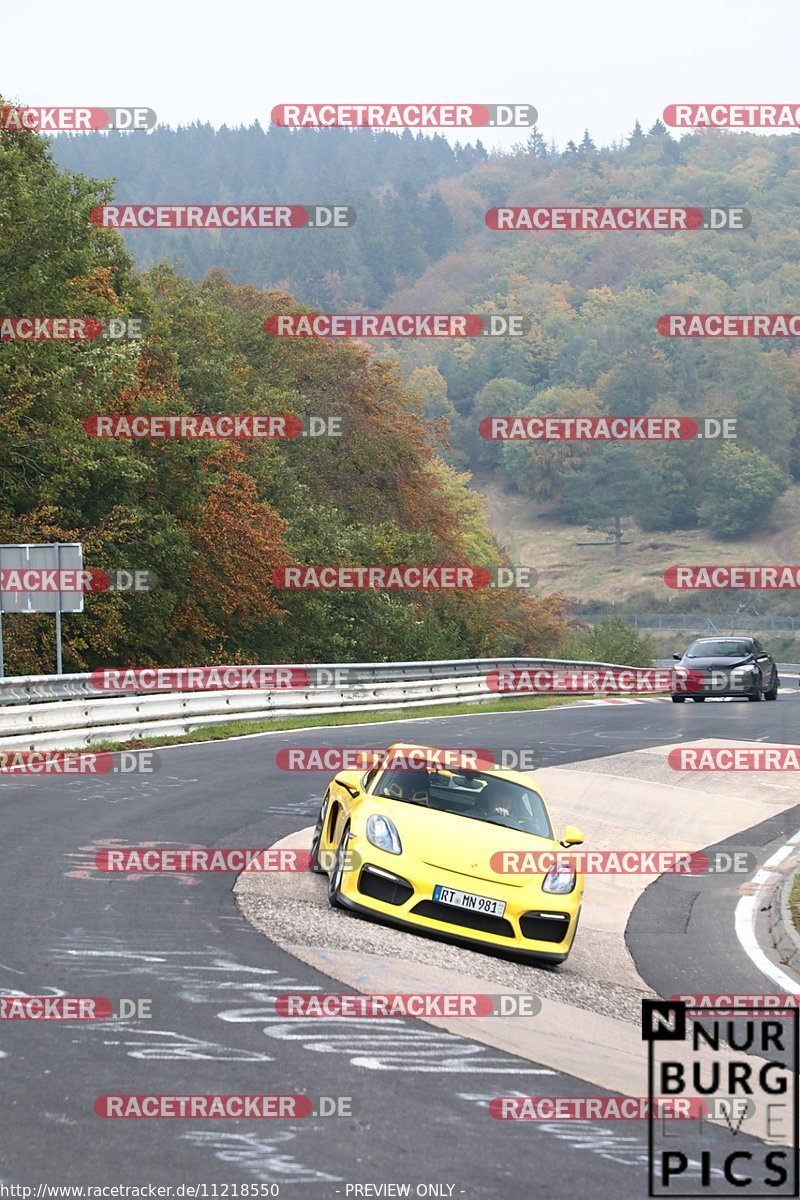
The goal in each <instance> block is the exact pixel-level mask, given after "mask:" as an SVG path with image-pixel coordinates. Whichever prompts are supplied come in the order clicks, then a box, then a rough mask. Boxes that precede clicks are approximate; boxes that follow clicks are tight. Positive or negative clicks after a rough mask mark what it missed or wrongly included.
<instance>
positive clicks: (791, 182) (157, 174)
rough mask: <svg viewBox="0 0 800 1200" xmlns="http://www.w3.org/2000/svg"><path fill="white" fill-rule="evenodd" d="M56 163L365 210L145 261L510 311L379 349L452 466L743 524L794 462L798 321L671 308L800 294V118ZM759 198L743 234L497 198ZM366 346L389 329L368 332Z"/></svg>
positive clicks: (681, 521)
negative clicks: (322, 227)
mask: <svg viewBox="0 0 800 1200" xmlns="http://www.w3.org/2000/svg"><path fill="white" fill-rule="evenodd" d="M54 149H55V153H56V155H57V156H58V158H59V161H61V162H62V163H64V164H65V165H74V166H78V167H80V168H81V169H82V170H87V171H89V172H91V173H92V174H93V175H100V176H104V175H110V174H113V175H116V176H117V179H118V184H117V194H118V196H119V197H121V198H123V199H130V200H142V199H153V198H176V199H182V200H183V199H188V198H195V199H197V200H208V199H212V198H213V199H226V198H242V199H247V200H252V199H253V198H254V195H255V194H258V196H259V197H262V196H263V197H265V198H267V199H280V200H299V201H302V200H304V199H306V198H308V197H312V198H315V197H323V196H324V198H325V199H326V200H341V201H342V202H348V203H351V204H353V205H354V206H355V207H356V208H357V209H358V212H359V217H358V221H357V224H356V226H355V227H354V229H353V230H342V231H336V232H335V233H333V232H332V233H330V234H323V232H322V231H316V230H312V231H303V232H300V233H297V234H295V233H292V234H284V233H275V234H270V235H268V237H265V236H264V235H263V234H262V233H256V234H250V233H243V232H236V233H231V234H228V235H219V234H208V235H206V234H204V233H202V234H201V233H184V234H181V233H176V234H168V233H151V232H149V231H142V232H139V233H136V234H131V235H128V237H127V243H128V245H129V246H130V247H131V249H132V250H133V252H134V253H135V255H136V256H137V258H138V259H139V261H140V262H152V261H153V259H154V258H155V257H157V256H158V255H160V254H164V253H168V254H169V255H170V256H172V257H175V256H178V257H180V258H182V259H183V262H184V264H185V268H186V269H187V270H188V271H189V273H190V274H193V275H197V274H202V272H203V270H204V269H205V268H206V267H208V266H211V265H212V264H221V265H223V266H226V267H228V268H229V269H230V270H231V271H232V273H233V275H234V277H235V278H236V279H240V280H251V281H252V282H254V283H257V284H261V285H263V284H264V283H266V282H269V283H283V282H287V281H288V283H290V284H291V286H292V289H293V292H294V294H295V295H296V296H297V297H298V298H299V299H300V300H301V301H303V302H305V303H307V304H310V305H316V306H319V307H322V308H327V309H328V310H333V311H337V310H339V311H340V310H342V309H350V310H358V309H360V308H365V307H366V308H381V309H383V310H385V311H395V312H397V311H406V310H415V311H433V312H459V311H472V312H487V311H499V312H519V313H521V314H524V315H526V316H529V317H531V318H532V321H533V328H532V332H531V333H530V334H529V335H528V336H527V337H525V338H523V339H513V338H507V339H497V340H495V339H492V340H489V339H483V340H481V341H478V342H469V343H467V344H465V343H457V342H453V341H449V342H438V343H437V342H433V341H430V340H416V341H405V342H395V343H393V344H391V345H389V346H386V345H378V346H376V352H377V353H378V354H379V355H386V354H388V355H390V356H392V357H394V358H397V359H399V361H400V362H401V364H402V367H403V370H404V371H405V373H406V376H407V378H408V381H409V383H410V385H411V386H412V388H413V389H414V390H416V392H417V393H418V395H419V396H420V397H421V402H422V404H423V406H424V410H425V412H426V414H427V415H428V416H430V417H436V418H445V419H446V420H447V421H448V423H449V429H450V439H451V443H452V450H451V453H450V458H451V461H452V463H453V464H454V465H456V466H458V467H465V466H466V467H469V468H471V469H474V470H478V471H481V472H486V471H491V472H494V473H496V476H497V479H498V482H499V483H501V484H502V485H503V486H505V487H512V488H515V489H517V490H518V491H519V492H521V493H522V494H523V495H528V496H530V497H531V498H532V499H533V500H534V501H536V502H537V503H539V502H543V503H546V504H548V505H549V506H550V507H551V509H552V510H553V511H555V512H556V513H557V514H558V516H559V519H561V520H563V521H565V522H567V523H568V524H572V525H573V526H577V527H578V528H586V527H592V526H600V527H602V528H611V527H613V526H614V525H615V524H616V523H617V522H618V521H627V520H630V519H633V520H635V521H636V523H637V524H638V525H639V527H640V528H641V529H642V530H643V531H645V532H647V531H670V530H676V529H687V530H691V529H702V530H703V531H704V532H705V535H706V536H711V537H712V538H722V539H729V540H734V541H735V539H736V538H737V537H740V536H749V535H750V534H753V533H757V532H758V530H759V529H762V528H764V527H765V522H766V521H767V520H768V518H769V515H770V513H771V512H772V510H773V507H774V505H775V503H776V502H777V501H778V499H779V498H780V496H781V495H782V494H783V492H784V491H785V489H786V487H787V486H788V485H789V484H790V483H791V482H792V481H798V480H800V356H798V353H797V343H796V339H773V340H769V339H760V340H759V339H736V340H732V339H726V340H724V341H721V340H717V341H715V340H710V339H692V340H680V339H667V338H664V337H662V336H660V335H659V334H658V333H657V331H656V321H657V319H658V317H659V316H661V315H662V314H664V313H668V312H717V311H725V312H751V311H753V312H793V311H800V228H798V225H797V215H796V214H797V211H798V205H800V135H796V134H793V135H790V136H768V137H762V136H756V135H751V134H746V133H745V134H742V133H726V132H720V131H713V132H703V133H699V134H696V135H692V136H689V137H685V138H684V139H682V140H681V141H680V142H678V141H676V140H675V139H674V138H672V137H671V136H670V134H669V133H668V131H667V130H666V129H665V127H664V126H663V125H662V124H661V123H660V122H656V124H655V125H654V126H653V128H652V129H651V130H649V131H648V132H644V131H643V130H641V129H640V128H639V126H638V123H637V125H636V126H635V128H634V130H633V132H632V134H631V135H630V137H629V138H628V139H626V141H625V143H624V144H620V145H614V146H611V147H605V148H600V149H598V148H596V147H595V145H594V143H593V141H592V138H591V136H590V134H589V133H588V132H587V134H586V135H585V136H584V138H583V140H582V141H581V142H580V144H577V145H576V144H574V143H569V144H568V145H567V147H566V148H565V149H564V150H562V151H558V150H556V149H555V147H553V146H550V147H548V145H547V143H546V141H545V139H544V138H543V137H542V135H541V134H540V132H539V131H538V130H534V131H533V133H532V134H531V136H530V137H529V139H528V141H527V143H526V144H525V145H520V146H518V147H517V148H516V149H515V150H514V151H512V152H510V153H507V154H493V155H491V156H489V157H488V158H487V156H486V154H485V152H483V151H478V150H472V149H469V148H467V149H466V150H465V149H459V150H454V149H451V148H450V147H449V146H448V144H447V143H446V142H445V141H444V139H442V138H419V137H414V136H412V135H411V134H410V133H406V134H404V135H402V136H400V135H396V134H390V133H386V134H379V135H376V134H374V133H371V132H369V131H361V132H358V133H353V132H346V131H321V132H310V131H299V132H297V133H289V132H288V131H286V130H278V129H275V128H271V129H270V130H269V131H268V132H267V133H265V132H264V131H263V130H261V128H260V127H258V126H254V127H252V128H251V129H248V130H235V131H232V130H221V131H219V132H217V133H214V131H213V130H211V129H210V128H208V127H200V126H192V127H190V128H188V129H182V130H179V131H171V130H160V131H156V132H155V133H153V134H151V135H148V136H147V137H142V138H137V137H134V136H131V137H128V136H126V135H119V134H118V135H111V136H110V137H103V136H100V135H95V136H73V137H60V138H58V139H56V141H55V143H54ZM534 203H535V204H561V203H569V204H583V205H587V204H625V203H639V204H651V203H658V204H671V205H678V204H688V205H694V206H699V207H708V206H725V205H733V204H737V205H744V206H745V207H746V208H747V209H748V210H749V212H750V213H751V215H752V224H751V225H750V227H749V228H748V229H746V230H744V231H737V232H711V231H702V230H691V231H687V232H683V233H650V232H607V233H569V232H557V233H551V232H546V233H545V232H540V233H539V232H537V233H530V232H495V231H492V230H489V229H487V228H486V226H485V223H484V215H485V212H486V210H487V209H488V208H490V207H492V206H495V205H499V204H511V205H514V204H516V205H526V204H534ZM373 345H375V343H373ZM510 414H523V415H546V414H554V415H591V414H597V415H600V414H614V415H630V416H639V415H646V414H658V415H676V416H680V415H685V416H694V417H700V418H703V417H715V418H723V417H734V418H736V420H737V422H738V439H737V441H736V442H735V443H734V444H733V445H732V446H723V445H721V444H720V443H717V442H708V441H693V442H691V443H681V444H677V445H676V444H672V445H666V446H659V445H646V446H639V447H636V448H634V449H631V450H628V449H627V448H621V449H620V448H611V449H609V448H608V447H604V446H600V445H596V444H585V443H584V444H577V443H572V444H561V445H554V444H550V445H543V444H515V445H507V446H503V445H501V444H500V443H489V442H486V441H483V440H482V439H481V438H480V436H479V435H478V425H479V422H480V420H481V418H483V417H485V416H491V415H510Z"/></svg>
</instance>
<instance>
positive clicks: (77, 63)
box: [0, 0, 800, 146]
mask: <svg viewBox="0 0 800 1200" xmlns="http://www.w3.org/2000/svg"><path fill="white" fill-rule="evenodd" d="M798 33H800V3H798V0H673V2H672V3H671V4H669V5H654V4H647V3H645V0H617V2H616V3H614V2H611V0H605V2H603V0H601V2H599V3H593V2H590V0H557V2H555V3H548V4H543V3H541V0H539V2H537V0H528V2H527V3H526V2H520V0H505V2H503V0H501V2H500V3H483V2H481V3H478V2H477V0H458V2H457V3H456V2H454V0H399V2H398V3H397V4H395V5H390V4H387V3H386V2H385V0H383V2H382V0H346V2H339V3H337V0H293V3H291V4H289V3H287V4H280V3H276V0H228V2H227V3H224V4H221V3H219V0H214V2H213V3H211V0H193V2H192V3H187V2H186V0H134V2H132V3H126V2H125V0H119V2H118V3H113V2H112V3H108V4H102V5H80V4H78V5H74V4H68V3H65V0H23V2H22V3H14V2H13V0H5V3H3V4H2V6H1V7H0V94H3V95H4V96H5V97H6V98H7V99H10V100H13V101H15V102H21V103H27V104H30V105H34V106H38V105H40V104H55V105H76V104H85V105H96V106H106V105H119V106H123V105H142V106H147V107H150V108H153V109H155V111H156V113H157V114H158V119H159V121H162V122H164V123H167V124H170V125H177V124H186V123H188V122H190V121H194V120H198V119H199V120H201V121H210V122H211V123H212V124H213V125H217V126H218V125H221V124H227V125H239V124H249V123H250V122H251V121H254V120H256V119H258V120H260V121H261V122H262V124H265V125H266V124H267V123H268V122H269V114H270V111H271V109H272V107H273V105H275V104H280V103H288V102H291V101H308V102H319V101H335V102H346V101H378V102H385V101H391V102H396V101H409V102H424V101H440V102H444V101H448V102H452V101H461V102H471V103H486V104H492V103H502V102H514V103H522V102H524V103H528V104H533V105H534V106H535V107H536V108H537V109H538V111H539V124H540V127H541V129H542V132H543V133H544V134H545V136H546V137H547V138H548V139H550V138H555V140H556V142H557V143H558V144H559V146H563V144H564V143H565V142H566V141H567V140H568V139H569V138H574V139H575V140H576V141H577V140H579V139H580V137H581V136H582V135H583V131H584V129H585V128H587V127H588V129H589V130H590V132H591V134H592V136H593V138H594V140H595V142H596V143H597V144H598V145H599V144H607V143H608V142H610V141H613V140H615V139H618V138H620V137H623V136H625V135H626V134H627V133H628V132H629V131H630V129H631V127H632V125H633V122H634V120H635V119H636V118H637V117H638V118H639V119H640V120H641V122H642V124H643V125H645V127H647V126H649V125H651V124H652V123H653V121H654V120H655V119H656V117H658V116H660V115H661V112H662V111H663V109H664V107H665V105H667V104H670V103H673V102H675V101H685V102H689V101H695V102H706V101H718V102H737V103H738V102H748V101H763V102H773V101H775V102H779V103H798V104H800V77H799V75H798V67H797V62H798V50H797V47H798ZM136 136H142V135H136ZM448 136H449V137H451V139H452V140H455V139H456V138H458V137H460V138H461V139H462V140H465V138H464V133H463V131H460V132H458V133H454V132H452V131H451V132H450V133H448ZM477 136H483V139H484V141H485V142H486V143H487V144H488V145H492V144H504V145H508V144H510V143H511V142H513V141H517V140H524V138H525V137H526V136H527V134H526V132H525V131H520V132H513V133H510V134H506V135H504V136H502V135H493V134H492V133H489V134H488V136H487V134H486V132H484V133H483V134H482V135H481V134H478V135H477ZM471 140H474V138H472V139H471Z"/></svg>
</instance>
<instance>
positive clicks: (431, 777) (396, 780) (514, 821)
mask: <svg viewBox="0 0 800 1200" xmlns="http://www.w3.org/2000/svg"><path fill="white" fill-rule="evenodd" d="M372 794H373V795H374V796H381V797H385V798H386V799H388V800H399V801H401V802H402V803H405V804H419V805H423V806H425V807H427V808H435V809H438V811H439V812H449V813H455V814H457V815H458V816H461V817H469V818H470V819H471V820H475V821H485V822H486V823H487V824H490V825H503V826H505V827H506V828H507V829H517V830H519V831H520V832H522V833H533V834H535V835H536V836H537V837H544V838H552V837H553V828H552V826H551V824H550V818H549V817H548V815H547V809H546V808H545V806H544V800H543V799H542V797H541V796H540V795H539V793H538V792H537V791H536V789H535V788H532V787H523V786H522V785H521V784H518V783H512V782H511V781H510V780H508V779H500V778H499V777H498V776H496V775H485V774H483V772H481V771H462V772H456V771H447V770H441V771H439V770H435V769H428V768H420V769H418V770H412V769H410V768H408V767H403V768H397V769H395V768H390V769H388V770H386V771H383V772H382V774H381V775H380V778H379V779H378V780H377V782H376V784H375V790H374V792H373V793H372Z"/></svg>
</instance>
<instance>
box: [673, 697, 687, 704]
mask: <svg viewBox="0 0 800 1200" xmlns="http://www.w3.org/2000/svg"><path fill="white" fill-rule="evenodd" d="M685 701H686V697H685V696H673V697H672V703H673V704H683V703H685Z"/></svg>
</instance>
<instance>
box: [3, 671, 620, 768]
mask: <svg viewBox="0 0 800 1200" xmlns="http://www.w3.org/2000/svg"><path fill="white" fill-rule="evenodd" d="M558 667H572V668H579V669H580V668H586V669H592V668H594V669H600V668H606V669H609V668H613V669H617V670H619V669H622V668H621V665H620V664H618V663H600V662H575V661H569V660H565V659H553V658H536V659H534V658H493V659H450V660H442V661H433V662H418V663H414V662H411V663H344V664H335V665H331V664H319V663H314V664H306V665H305V667H303V666H300V665H299V664H291V665H289V666H287V667H286V669H287V670H294V671H298V670H303V669H305V670H307V671H309V672H312V671H320V670H321V669H325V670H328V671H331V672H335V671H336V670H339V671H341V670H346V671H347V680H346V682H345V683H344V684H343V685H341V686H330V687H318V688H292V689H286V688H279V689H270V690H256V689H239V690H235V691H222V690H208V691H191V692H187V691H182V692H178V691H170V690H167V689H161V690H158V691H156V690H147V691H143V690H142V691H136V692H122V691H114V692H109V691H105V690H100V689H99V688H97V687H96V686H95V685H93V684H92V681H91V676H90V675H62V676H52V675H38V676H24V677H20V678H17V679H5V680H2V681H0V705H4V706H5V707H0V749H7V750H43V749H50V750H56V749H68V748H75V749H78V748H80V747H85V746H91V745H96V744H97V743H98V742H104V741H105V742H107V741H131V740H133V739H146V738H148V737H164V736H166V737H171V736H174V735H178V734H184V733H190V732H192V731H193V730H195V729H202V728H203V727H204V726H208V725H218V724H220V723H221V722H226V723H227V722H229V721H263V720H270V719H278V718H281V717H289V716H298V715H300V714H302V715H303V716H313V715H324V714H326V713H335V712H348V711H352V712H358V711H367V710H370V709H376V708H378V709H379V708H387V709H388V708H397V707H400V706H403V707H412V708H413V707H418V706H420V705H440V704H450V703H454V702H456V703H458V702H462V703H466V702H472V703H482V702H483V703H486V702H489V701H491V700H496V699H498V695H499V694H498V693H497V692H492V691H490V690H489V686H488V683H487V675H488V674H489V672H491V671H494V670H501V669H505V670H526V669H527V670H537V669H547V668H558ZM270 669H272V670H277V669H278V668H277V667H275V666H270ZM508 694H509V693H503V695H508Z"/></svg>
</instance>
